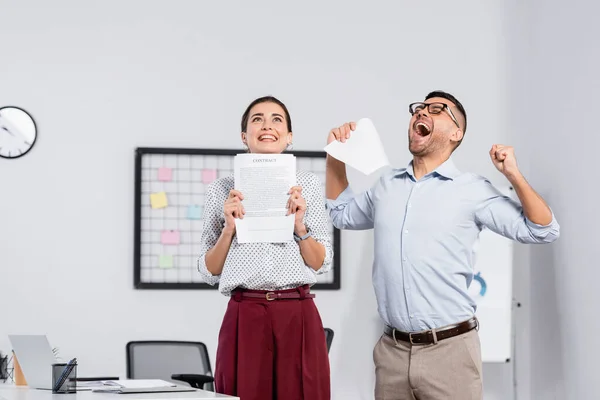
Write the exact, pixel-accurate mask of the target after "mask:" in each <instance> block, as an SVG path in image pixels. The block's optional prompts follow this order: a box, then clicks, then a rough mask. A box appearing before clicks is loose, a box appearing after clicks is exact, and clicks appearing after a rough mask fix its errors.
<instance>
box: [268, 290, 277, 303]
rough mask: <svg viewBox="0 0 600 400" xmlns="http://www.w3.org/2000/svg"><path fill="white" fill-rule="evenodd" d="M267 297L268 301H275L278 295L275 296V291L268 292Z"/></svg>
mask: <svg viewBox="0 0 600 400" xmlns="http://www.w3.org/2000/svg"><path fill="white" fill-rule="evenodd" d="M265 298H266V299H267V300H268V301H273V300H275V299H276V297H275V293H273V292H268V293H267V294H266V295H265Z"/></svg>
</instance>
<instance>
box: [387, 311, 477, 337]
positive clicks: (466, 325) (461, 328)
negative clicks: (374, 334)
mask: <svg viewBox="0 0 600 400" xmlns="http://www.w3.org/2000/svg"><path fill="white" fill-rule="evenodd" d="M475 328H479V322H478V321H477V318H476V317H473V318H471V319H469V320H467V321H463V322H460V323H458V324H455V325H448V326H444V327H443V328H440V329H431V330H428V331H422V332H402V331H399V330H397V329H395V328H392V327H390V326H386V327H385V329H384V330H383V332H384V333H385V334H386V335H388V336H389V337H391V338H392V339H394V338H395V339H396V340H402V341H403V342H409V343H411V344H434V343H437V342H439V341H440V340H444V339H448V338H451V337H453V336H458V335H462V334H463V333H467V332H469V331H472V330H473V329H475Z"/></svg>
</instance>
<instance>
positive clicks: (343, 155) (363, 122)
mask: <svg viewBox="0 0 600 400" xmlns="http://www.w3.org/2000/svg"><path fill="white" fill-rule="evenodd" d="M324 150H325V151H326V152H327V153H328V154H329V155H331V156H332V157H333V158H335V159H338V160H340V161H342V162H343V163H345V164H347V165H349V166H351V167H352V168H355V169H357V170H358V171H360V172H362V173H363V174H365V175H370V174H372V173H373V172H375V171H376V170H378V169H379V168H382V167H385V166H388V165H390V162H389V161H388V157H387V155H386V154H385V150H384V148H383V144H382V143H381V139H380V138H379V134H378V133H377V130H376V129H375V125H373V122H372V121H371V120H370V119H369V118H362V119H360V120H358V122H357V123H356V129H355V130H354V131H352V132H351V133H350V139H348V140H346V142H345V143H342V142H340V141H337V140H336V141H335V142H331V143H329V144H328V145H327V146H325V148H324Z"/></svg>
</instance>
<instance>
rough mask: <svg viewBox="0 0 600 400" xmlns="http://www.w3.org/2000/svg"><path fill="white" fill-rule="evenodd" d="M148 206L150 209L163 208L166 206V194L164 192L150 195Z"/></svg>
mask: <svg viewBox="0 0 600 400" xmlns="http://www.w3.org/2000/svg"><path fill="white" fill-rule="evenodd" d="M150 205H151V206H152V208H165V207H166V206H167V205H168V202H167V194H166V193H165V192H158V193H152V194H151V195H150Z"/></svg>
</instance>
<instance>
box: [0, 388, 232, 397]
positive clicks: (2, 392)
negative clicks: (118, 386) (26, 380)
mask: <svg viewBox="0 0 600 400" xmlns="http://www.w3.org/2000/svg"><path fill="white" fill-rule="evenodd" d="M196 399H199V400H240V398H239V397H232V396H226V395H224V394H217V393H214V392H207V391H206V390H200V389H198V390H196V391H195V392H168V393H129V394H118V393H94V392H92V391H91V390H85V391H78V392H77V393H70V394H52V391H51V390H40V389H29V388H28V387H27V386H15V385H12V384H11V385H9V384H0V400H196Z"/></svg>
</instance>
